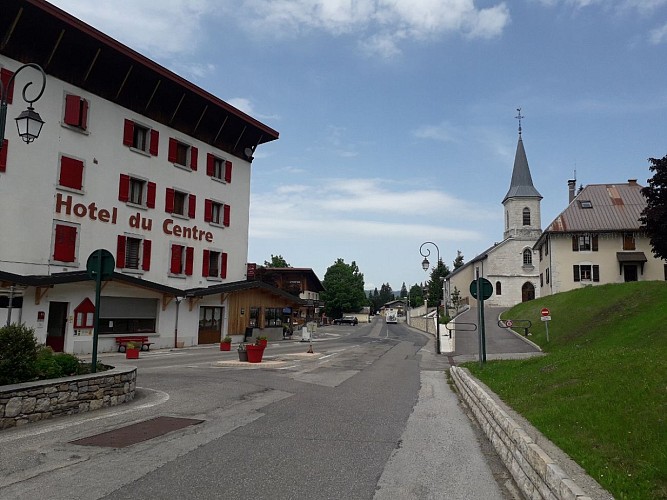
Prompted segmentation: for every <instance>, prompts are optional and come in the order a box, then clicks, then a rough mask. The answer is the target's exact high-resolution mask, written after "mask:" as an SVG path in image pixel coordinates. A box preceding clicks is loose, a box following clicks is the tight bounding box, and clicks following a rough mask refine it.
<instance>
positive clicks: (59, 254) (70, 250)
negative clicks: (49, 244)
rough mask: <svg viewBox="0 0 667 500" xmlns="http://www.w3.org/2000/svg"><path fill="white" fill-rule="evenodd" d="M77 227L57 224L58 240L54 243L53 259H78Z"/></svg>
mask: <svg viewBox="0 0 667 500" xmlns="http://www.w3.org/2000/svg"><path fill="white" fill-rule="evenodd" d="M76 230H77V229H76V227H74V226H65V225H61V224H58V225H56V241H55V244H54V245H53V259H54V260H58V261H60V262H74V260H75V259H76Z"/></svg>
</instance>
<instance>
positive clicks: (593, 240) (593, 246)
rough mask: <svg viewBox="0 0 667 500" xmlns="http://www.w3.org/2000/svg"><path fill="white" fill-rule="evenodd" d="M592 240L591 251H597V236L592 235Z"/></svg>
mask: <svg viewBox="0 0 667 500" xmlns="http://www.w3.org/2000/svg"><path fill="white" fill-rule="evenodd" d="M591 240H592V247H591V248H592V249H593V251H594V252H597V251H598V235H597V234H594V235H593V237H592V238H591Z"/></svg>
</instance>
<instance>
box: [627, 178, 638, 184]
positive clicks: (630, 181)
mask: <svg viewBox="0 0 667 500" xmlns="http://www.w3.org/2000/svg"><path fill="white" fill-rule="evenodd" d="M628 184H630V185H631V186H636V185H637V179H628Z"/></svg>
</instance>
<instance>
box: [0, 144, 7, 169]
mask: <svg viewBox="0 0 667 500" xmlns="http://www.w3.org/2000/svg"><path fill="white" fill-rule="evenodd" d="M8 147H9V141H8V140H7V139H3V140H2V149H0V172H6V171H7V148H8Z"/></svg>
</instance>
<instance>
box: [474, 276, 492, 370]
mask: <svg viewBox="0 0 667 500" xmlns="http://www.w3.org/2000/svg"><path fill="white" fill-rule="evenodd" d="M476 273H477V278H476V279H474V280H472V281H471V282H470V295H472V296H473V297H474V298H476V299H477V321H478V324H479V364H480V366H482V364H484V363H486V332H485V329H484V301H485V300H486V299H488V298H489V297H491V295H493V285H492V284H491V282H490V281H489V280H487V279H486V278H480V277H479V269H478V270H477V271H476Z"/></svg>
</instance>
